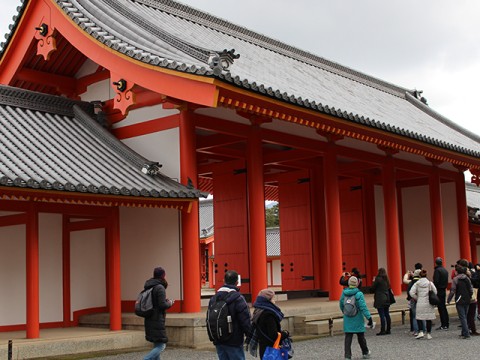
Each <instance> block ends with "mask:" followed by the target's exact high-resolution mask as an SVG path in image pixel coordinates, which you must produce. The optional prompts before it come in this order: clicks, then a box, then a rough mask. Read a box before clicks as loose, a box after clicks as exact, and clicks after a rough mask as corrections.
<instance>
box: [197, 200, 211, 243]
mask: <svg viewBox="0 0 480 360" xmlns="http://www.w3.org/2000/svg"><path fill="white" fill-rule="evenodd" d="M198 216H199V226H200V229H199V230H200V239H206V238H209V237H210V236H212V235H213V200H212V199H207V200H201V201H200V204H199V207H198Z"/></svg>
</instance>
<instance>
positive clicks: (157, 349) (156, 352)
mask: <svg viewBox="0 0 480 360" xmlns="http://www.w3.org/2000/svg"><path fill="white" fill-rule="evenodd" d="M166 346H167V344H165V343H161V342H159V343H153V349H152V351H150V352H149V353H148V354H147V355H145V357H144V358H143V360H160V353H161V352H162V351H163V350H165V347H166Z"/></svg>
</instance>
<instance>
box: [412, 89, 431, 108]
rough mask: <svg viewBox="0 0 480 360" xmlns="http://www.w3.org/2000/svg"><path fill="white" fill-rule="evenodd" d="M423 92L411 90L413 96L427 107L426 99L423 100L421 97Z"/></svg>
mask: <svg viewBox="0 0 480 360" xmlns="http://www.w3.org/2000/svg"><path fill="white" fill-rule="evenodd" d="M422 94H423V90H413V96H414V97H415V98H416V99H418V100H420V101H421V102H422V103H424V104H425V105H428V103H427V99H425V98H424V97H423V96H422Z"/></svg>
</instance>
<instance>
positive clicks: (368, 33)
mask: <svg viewBox="0 0 480 360" xmlns="http://www.w3.org/2000/svg"><path fill="white" fill-rule="evenodd" d="M181 2H183V3H185V4H187V5H190V6H193V7H195V8H197V9H200V10H203V11H206V12H209V13H211V14H213V15H216V16H219V17H222V18H224V19H226V20H229V21H231V22H233V23H236V24H238V25H242V26H244V27H246V28H249V29H251V30H254V31H256V32H259V33H262V34H264V35H267V36H269V37H272V38H274V39H277V40H280V41H283V42H285V43H287V44H289V45H293V46H295V47H298V48H300V49H302V50H306V51H309V52H311V53H313V54H316V55H319V56H322V57H324V58H326V59H328V60H331V61H334V62H337V63H339V64H341V65H344V66H348V67H350V68H352V69H355V70H357V71H361V72H364V73H366V74H368V75H371V76H374V77H377V78H380V79H382V80H384V81H387V82H390V83H393V84H395V85H399V86H402V87H404V88H407V89H417V90H422V91H423V96H424V97H425V98H426V99H427V101H428V104H429V105H430V107H431V108H432V109H434V110H435V111H437V112H439V113H440V114H442V115H443V116H445V117H447V118H448V119H450V120H452V121H454V122H456V123H458V124H459V125H461V126H463V127H464V128H466V129H468V130H470V131H472V132H474V133H476V134H477V135H480V115H479V112H478V108H479V107H478V104H480V84H479V81H480V21H479V20H478V19H479V18H480V1H478V0H456V1H451V0H421V1H419V0H401V1H400V0H397V1H395V0H393V1H385V0H294V1H292V0H222V1H220V0H183V1H181ZM18 4H19V1H17V0H0V8H1V9H2V11H1V12H0V36H2V35H1V34H5V33H6V32H8V25H9V24H10V23H12V16H13V14H14V13H16V10H15V8H16V6H17V5H18Z"/></svg>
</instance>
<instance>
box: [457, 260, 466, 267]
mask: <svg viewBox="0 0 480 360" xmlns="http://www.w3.org/2000/svg"><path fill="white" fill-rule="evenodd" d="M458 265H460V266H463V267H468V260H467V259H460V260H458Z"/></svg>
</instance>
